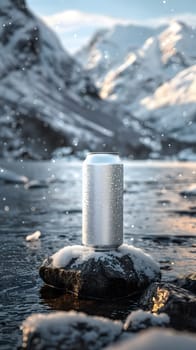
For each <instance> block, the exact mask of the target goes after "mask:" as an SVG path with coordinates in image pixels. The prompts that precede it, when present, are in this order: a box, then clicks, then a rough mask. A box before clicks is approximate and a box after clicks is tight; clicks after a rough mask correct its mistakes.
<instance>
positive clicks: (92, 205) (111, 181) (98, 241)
mask: <svg viewBox="0 0 196 350" xmlns="http://www.w3.org/2000/svg"><path fill="white" fill-rule="evenodd" d="M82 243H83V244H84V245H86V246H90V247H94V248H96V249H99V250H105V249H106V250H107V249H114V248H117V247H119V246H120V245H121V244H122V243H123V163H122V162H121V160H120V157H119V155H118V153H90V154H88V155H87V158H86V160H85V161H84V163H83V226H82Z"/></svg>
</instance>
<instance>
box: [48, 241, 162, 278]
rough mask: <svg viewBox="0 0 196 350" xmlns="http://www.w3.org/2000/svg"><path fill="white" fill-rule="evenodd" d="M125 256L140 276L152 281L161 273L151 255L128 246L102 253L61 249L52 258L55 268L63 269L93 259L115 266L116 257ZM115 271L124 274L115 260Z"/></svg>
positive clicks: (80, 248) (69, 248) (76, 246)
mask: <svg viewBox="0 0 196 350" xmlns="http://www.w3.org/2000/svg"><path fill="white" fill-rule="evenodd" d="M124 255H129V256H130V258H131V259H132V261H133V264H134V268H135V270H136V272H137V273H138V274H139V275H140V274H144V275H147V276H148V277H149V278H150V279H151V278H153V277H154V276H155V274H157V273H158V272H159V265H158V264H157V263H156V262H155V261H154V260H153V258H152V257H151V256H150V255H148V254H146V253H144V252H143V251H142V250H141V249H139V248H136V247H134V246H131V245H126V244H123V245H122V246H120V247H119V248H118V249H117V250H111V251H102V252H100V251H95V250H94V249H93V248H88V247H85V246H80V245H75V246H68V247H64V248H62V249H60V250H59V251H58V252H57V253H55V254H54V255H52V257H51V258H52V263H53V265H54V267H58V268H61V267H65V266H67V265H68V264H69V263H70V261H71V260H72V259H76V260H75V262H74V264H73V267H74V266H75V267H77V266H78V265H80V264H82V263H83V262H84V261H87V260H89V259H92V258H93V259H94V260H95V261H98V260H102V261H105V262H106V263H107V264H111V265H113V264H114V257H117V258H120V257H122V256H124ZM115 270H118V271H119V272H120V273H124V272H123V270H122V267H121V266H120V262H118V260H115Z"/></svg>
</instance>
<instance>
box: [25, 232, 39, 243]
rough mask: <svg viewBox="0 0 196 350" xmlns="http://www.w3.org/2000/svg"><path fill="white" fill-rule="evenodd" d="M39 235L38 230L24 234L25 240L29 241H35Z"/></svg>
mask: <svg viewBox="0 0 196 350" xmlns="http://www.w3.org/2000/svg"><path fill="white" fill-rule="evenodd" d="M40 237H41V232H40V231H35V232H34V233H32V234H30V235H28V236H26V241H27V242H31V241H37V240H38V239H39V238H40Z"/></svg>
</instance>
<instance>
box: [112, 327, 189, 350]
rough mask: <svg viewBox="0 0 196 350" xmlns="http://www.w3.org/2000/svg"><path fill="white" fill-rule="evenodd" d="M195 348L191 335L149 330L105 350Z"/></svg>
mask: <svg viewBox="0 0 196 350" xmlns="http://www.w3.org/2000/svg"><path fill="white" fill-rule="evenodd" d="M195 347H196V336H195V335H193V334H189V333H179V332H175V331H174V330H172V329H167V330H165V329H161V330H159V329H151V330H147V331H143V332H142V333H140V334H139V335H137V336H135V337H134V338H133V339H131V340H127V341H125V342H122V343H118V345H116V346H112V347H107V350H117V349H118V350H130V349H133V350H165V349H167V350H174V349H178V350H193V349H195ZM105 350H106V348H105Z"/></svg>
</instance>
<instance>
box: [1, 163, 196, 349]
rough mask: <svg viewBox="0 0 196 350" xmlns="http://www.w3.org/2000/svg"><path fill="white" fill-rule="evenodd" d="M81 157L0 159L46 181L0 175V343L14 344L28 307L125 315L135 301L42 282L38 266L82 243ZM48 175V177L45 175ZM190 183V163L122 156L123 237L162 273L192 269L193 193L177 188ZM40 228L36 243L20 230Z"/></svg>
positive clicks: (195, 167)
mask: <svg viewBox="0 0 196 350" xmlns="http://www.w3.org/2000/svg"><path fill="white" fill-rule="evenodd" d="M81 165H82V164H81V163H69V162H64V161H56V162H29V161H28V162H27V161H26V162H10V163H9V162H3V161H1V162H0V166H1V167H4V168H6V169H10V170H12V171H15V172H16V173H18V174H22V175H26V176H28V177H29V178H30V179H36V180H44V181H45V180H46V182H47V183H48V185H47V186H42V187H37V188H33V187H32V188H29V189H26V188H25V187H24V185H22V184H11V183H5V182H3V181H1V182H0V238H1V253H0V271H1V284H0V306H1V308H0V349H2V350H7V349H15V348H16V347H17V344H18V342H19V340H20V337H21V331H20V330H19V327H20V325H21V322H22V321H23V320H24V319H25V318H26V317H27V316H29V315H30V314H32V313H34V312H36V313H38V312H43V313H47V312H50V311H52V310H70V309H75V310H81V311H85V312H87V313H89V314H95V315H104V316H107V317H111V318H113V319H122V320H123V319H124V318H125V317H126V316H127V314H128V313H129V312H130V310H133V309H135V308H137V305H136V303H135V301H134V300H131V299H130V298H128V299H123V300H119V301H115V302H112V301H111V302H110V303H109V302H102V301H92V300H91V301H90V300H89V301H84V300H77V299H75V298H74V297H72V296H70V295H63V294H62V293H60V292H56V291H54V290H53V289H51V288H47V287H44V286H43V282H42V280H41V279H40V278H39V274H38V269H39V266H40V264H41V263H42V261H43V259H44V258H45V257H47V256H48V255H51V254H53V253H54V252H56V251H57V250H58V249H60V248H62V247H64V246H66V245H73V244H80V243H81V221H82V207H81V199H82V198H81V186H82V172H81ZM48 180H49V181H48ZM195 183H196V163H179V162H127V163H125V193H124V241H125V242H126V243H128V244H133V245H135V246H137V247H140V248H142V249H144V250H145V251H146V252H147V253H150V254H151V255H152V256H153V257H154V258H155V259H156V260H157V261H159V263H160V265H161V270H162V274H163V279H164V280H167V281H170V280H172V279H174V278H175V277H176V276H179V275H182V274H187V273H191V272H194V271H195V252H196V197H186V196H182V195H180V192H181V191H183V190H186V189H187V188H188V187H189V186H190V185H192V184H195ZM36 230H40V231H41V233H42V235H41V237H40V239H39V240H38V241H36V242H27V241H26V240H25V237H26V235H28V234H30V233H32V232H34V231H36Z"/></svg>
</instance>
